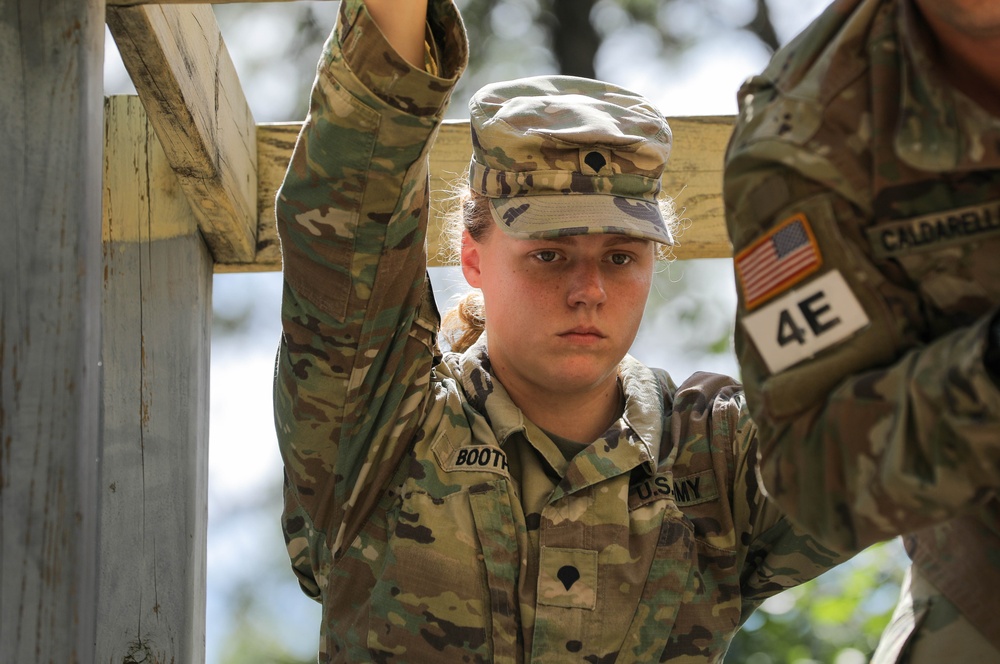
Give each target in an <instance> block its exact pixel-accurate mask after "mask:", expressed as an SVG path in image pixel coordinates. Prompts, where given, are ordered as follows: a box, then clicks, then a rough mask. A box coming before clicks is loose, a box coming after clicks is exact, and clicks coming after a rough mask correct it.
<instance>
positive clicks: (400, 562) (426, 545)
mask: <svg viewBox="0 0 1000 664" xmlns="http://www.w3.org/2000/svg"><path fill="white" fill-rule="evenodd" d="M512 522H513V515H512V513H511V504H510V497H509V493H508V490H507V481H506V480H504V479H498V480H495V481H492V482H485V483H483V484H479V485H474V486H471V487H469V488H467V489H462V490H460V491H457V492H454V493H451V494H450V495H447V496H445V497H435V496H431V495H429V494H427V493H418V492H413V493H410V494H403V495H402V496H401V497H400V499H399V500H398V501H397V503H396V505H395V506H394V507H393V508H392V509H391V510H390V512H389V515H388V519H387V528H386V530H387V532H386V536H387V542H386V546H385V549H384V554H383V555H384V560H383V564H382V565H381V566H379V567H378V569H379V572H378V577H377V578H376V579H375V583H374V586H373V589H372V597H371V610H370V613H369V626H368V627H369V629H368V649H369V651H371V652H373V653H391V654H394V655H397V656H403V658H404V659H406V660H407V661H496V662H505V661H508V662H513V661H514V644H516V638H517V625H516V622H515V618H514V614H515V611H514V590H513V589H514V588H515V587H516V575H517V569H518V568H517V555H518V554H517V543H516V541H515V540H514V536H513V534H510V533H506V532H505V531H507V530H509V524H510V523H512ZM373 555H374V551H373ZM508 655H509V656H508Z"/></svg>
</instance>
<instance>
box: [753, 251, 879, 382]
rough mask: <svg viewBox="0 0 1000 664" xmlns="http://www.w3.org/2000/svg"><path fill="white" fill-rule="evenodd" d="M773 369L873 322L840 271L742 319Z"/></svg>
mask: <svg viewBox="0 0 1000 664" xmlns="http://www.w3.org/2000/svg"><path fill="white" fill-rule="evenodd" d="M741 322H742V324H743V328H744V329H745V330H746V332H747V334H748V335H749V336H750V338H751V339H752V340H753V342H754V345H755V346H756V347H757V352H759V353H760V356H761V357H762V358H763V360H764V363H765V364H767V368H768V369H769V370H770V371H771V373H777V372H779V371H782V370H784V369H787V368H788V367H790V366H792V365H793V364H797V363H798V362H801V361H802V360H805V359H808V358H810V357H812V356H813V355H815V354H816V353H818V352H819V351H821V350H824V349H826V348H829V347H831V346H833V345H835V344H838V343H840V342H841V341H844V340H845V339H847V338H848V337H849V336H851V335H852V334H854V333H855V332H857V331H858V330H860V329H862V328H864V327H866V326H867V325H868V323H869V320H868V316H867V314H865V310H864V309H863V308H862V307H861V303H860V302H858V298H857V297H856V296H855V295H854V293H853V292H851V289H850V287H849V286H848V285H847V281H846V280H845V279H844V277H843V275H842V274H840V272H839V271H838V270H833V271H831V272H828V273H826V274H824V275H823V276H821V277H819V278H817V279H814V280H813V281H811V282H809V283H808V284H806V285H805V286H803V287H801V288H797V289H795V290H793V291H791V292H789V293H788V294H786V295H784V296H782V297H780V298H779V299H777V300H775V301H774V302H772V303H771V304H768V305H767V306H766V307H764V308H762V309H760V310H759V311H756V312H754V313H752V314H748V315H746V316H744V317H743V319H742V321H741Z"/></svg>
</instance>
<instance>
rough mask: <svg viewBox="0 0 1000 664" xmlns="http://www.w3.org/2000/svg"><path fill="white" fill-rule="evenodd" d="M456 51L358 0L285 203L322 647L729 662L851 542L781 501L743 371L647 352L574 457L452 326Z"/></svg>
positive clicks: (290, 499) (303, 504) (289, 382)
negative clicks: (448, 200)
mask: <svg viewBox="0 0 1000 664" xmlns="http://www.w3.org/2000/svg"><path fill="white" fill-rule="evenodd" d="M429 26H430V27H429V34H431V35H432V36H433V38H434V41H435V48H434V49H433V50H436V51H437V56H436V58H435V61H436V63H437V71H438V72H439V73H440V74H441V75H442V77H437V76H433V75H430V74H427V73H425V72H423V71H419V70H415V69H413V68H410V67H408V66H407V65H406V64H405V62H404V61H402V60H401V59H399V58H398V56H396V55H395V54H394V53H393V52H392V51H391V50H390V49H389V47H388V45H387V44H386V43H385V41H384V40H383V39H382V38H381V35H380V34H379V33H378V32H377V30H375V28H374V26H373V24H372V23H371V19H370V18H369V17H368V15H367V13H366V12H365V11H364V9H363V6H362V4H361V3H360V2H358V1H357V0H354V1H350V0H345V1H344V3H343V4H342V8H341V17H340V21H339V22H338V26H337V28H336V29H335V31H334V35H333V36H332V38H331V40H330V42H329V43H328V45H327V48H326V50H325V52H324V55H323V58H322V60H321V63H320V67H319V75H318V79H317V82H316V85H315V87H314V92H313V97H312V103H311V110H310V114H309V117H308V119H307V121H306V123H305V126H304V130H303V132H302V134H301V136H300V138H299V141H298V144H297V147H296V150H295V153H294V157H293V159H292V162H291V164H290V166H289V170H288V174H287V176H286V180H285V182H284V184H283V186H282V189H281V191H280V193H279V197H278V202H277V214H278V223H279V232H280V236H281V242H282V251H283V257H284V277H285V286H284V295H283V304H282V306H283V310H282V319H283V335H282V340H281V345H280V350H279V357H278V363H277V376H276V379H275V422H276V429H277V433H278V438H279V441H280V445H281V451H282V455H283V460H284V464H285V478H286V482H285V500H286V504H285V511H284V515H283V528H284V531H285V535H286V539H287V545H288V552H289V556H290V558H291V562H292V567H293V569H294V571H295V572H296V574H297V576H298V579H299V581H300V583H301V586H302V588H303V589H304V591H305V592H306V593H307V594H308V595H310V596H312V597H313V598H315V599H317V600H319V601H321V602H322V604H323V615H322V625H321V630H322V635H321V645H320V655H319V659H320V661H324V662H327V661H346V662H362V661H379V662H382V661H386V662H388V661H393V662H432V661H441V662H453V661H455V662H458V661H467V662H468V661H471V662H487V661H493V662H524V661H532V662H556V661H558V662H568V661H608V662H610V661H619V662H649V661H670V662H714V661H719V660H721V658H722V656H723V654H724V653H725V651H726V649H727V646H728V644H729V641H730V639H731V638H732V636H733V634H734V633H735V632H736V630H737V628H738V626H739V625H740V624H741V623H742V622H743V621H744V620H745V619H746V617H747V616H748V615H749V613H750V612H751V611H752V609H753V608H754V607H756V606H757V605H758V604H759V603H760V602H761V601H762V600H763V599H764V598H765V597H767V596H769V595H772V594H774V593H776V592H778V591H780V590H781V589H783V588H786V587H788V586H792V585H795V584H798V583H800V582H802V581H804V580H806V579H809V578H811V577H813V576H815V575H817V574H819V573H820V572H822V571H824V570H825V569H827V568H828V567H830V566H831V565H833V564H834V562H836V561H835V560H834V558H833V557H832V555H831V553H830V552H829V551H827V550H825V549H823V548H822V547H819V546H818V545H816V544H815V543H814V542H813V541H812V540H811V539H810V538H809V537H807V536H804V535H802V534H801V533H799V532H797V531H795V530H793V529H792V528H791V527H790V526H789V524H788V523H787V521H785V520H783V519H781V518H780V517H779V516H778V514H777V513H776V511H775V509H774V508H773V507H772V506H770V505H769V504H768V503H766V502H765V501H764V499H763V498H762V494H761V493H760V491H759V490H758V485H757V481H756V474H755V470H756V463H755V460H756V456H755V447H756V445H755V428H754V426H753V424H752V423H751V421H750V419H749V417H748V415H747V411H746V408H745V404H744V400H743V395H742V391H741V388H740V387H739V386H738V385H737V384H736V383H735V382H734V381H733V380H732V379H729V378H726V377H723V376H718V375H710V374H699V375H696V376H694V377H692V378H691V379H690V380H689V381H688V382H687V383H686V384H684V385H682V386H680V387H679V388H678V387H676V386H675V385H674V384H673V383H672V382H671V381H670V379H669V377H668V376H667V375H666V374H665V373H663V372H661V371H653V370H650V369H647V368H645V367H644V366H642V365H641V364H639V363H638V362H636V361H634V360H632V359H630V358H626V359H625V360H623V362H622V364H621V369H620V378H621V383H622V388H623V391H624V394H625V401H626V403H625V407H624V413H623V415H622V417H621V418H620V419H619V420H618V421H617V422H615V423H614V424H613V425H612V426H611V428H610V429H609V430H608V431H607V433H606V434H605V435H603V436H602V437H601V438H600V439H598V440H597V441H595V442H594V443H593V444H591V445H590V446H589V447H586V448H584V449H583V450H582V451H581V452H580V453H579V454H577V455H576V456H575V457H573V458H572V460H567V459H566V458H565V457H564V456H563V455H562V454H560V452H559V451H558V449H557V448H556V446H555V445H554V443H553V442H552V441H551V440H550V439H549V438H548V436H546V435H545V434H544V433H543V432H541V431H540V430H538V428H537V427H535V426H534V425H533V424H532V423H531V422H529V421H527V420H525V419H524V417H523V416H522V414H521V411H520V410H519V409H518V408H517V407H516V406H515V405H514V404H513V403H512V402H511V400H510V399H509V397H507V395H506V393H505V392H504V389H503V387H502V386H501V385H500V384H498V383H496V382H494V381H493V379H492V376H491V374H490V370H489V360H488V358H487V356H486V353H485V347H484V345H483V344H482V343H480V344H478V345H475V346H473V348H472V349H470V350H469V351H468V352H466V353H465V354H464V355H458V354H454V353H449V354H446V355H444V356H443V357H442V356H440V354H439V353H438V351H437V346H436V333H437V329H438V315H437V312H436V310H435V307H434V305H433V300H432V299H431V298H430V297H429V285H428V281H427V279H426V277H425V263H426V259H425V255H424V248H423V247H424V235H425V227H426V216H427V184H426V183H427V168H428V166H427V160H426V152H427V149H428V146H429V144H430V142H431V140H432V139H433V137H434V133H435V130H436V127H437V125H438V123H439V121H440V117H441V113H442V111H443V108H444V106H445V103H446V102H447V99H448V95H449V94H450V90H451V87H452V85H453V83H454V80H455V77H456V76H457V75H458V73H459V71H460V70H461V67H462V63H463V61H464V53H465V41H464V34H463V32H462V29H461V23H460V21H459V18H458V16H457V13H456V11H455V9H454V7H453V6H452V5H451V4H450V3H445V2H434V3H432V7H431V10H430V15H429Z"/></svg>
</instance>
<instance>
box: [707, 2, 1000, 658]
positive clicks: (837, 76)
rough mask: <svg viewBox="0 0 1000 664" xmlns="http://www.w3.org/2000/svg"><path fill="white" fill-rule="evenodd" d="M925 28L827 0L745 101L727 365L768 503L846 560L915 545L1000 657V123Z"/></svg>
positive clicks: (906, 12)
mask: <svg viewBox="0 0 1000 664" xmlns="http://www.w3.org/2000/svg"><path fill="white" fill-rule="evenodd" d="M925 30H926V27H925V26H924V25H923V24H922V22H921V19H920V17H919V16H918V15H917V14H916V10H915V7H914V6H913V5H912V3H911V2H909V1H899V0H846V1H840V2H835V3H833V4H832V5H831V6H830V7H829V8H828V9H827V10H826V11H825V12H824V13H823V14H822V15H821V16H820V17H819V18H818V19H817V20H816V21H815V23H814V24H813V25H812V26H810V27H809V28H807V29H806V31H805V32H803V33H802V34H801V35H799V37H798V38H796V39H795V40H794V41H793V42H791V43H790V44H789V45H788V46H787V47H785V48H784V49H783V50H782V51H780V52H779V53H778V54H777V55H776V56H775V57H774V59H773V60H772V63H771V64H770V66H769V67H768V69H767V70H766V71H765V72H764V73H763V74H762V75H761V76H757V77H754V78H752V79H750V80H749V81H748V82H747V83H746V84H745V85H744V87H743V88H742V90H741V91H740V95H739V97H740V106H741V108H740V116H739V119H738V122H737V127H736V131H735V133H734V135H733V137H732V140H731V142H730V146H729V150H728V152H727V163H726V174H725V186H724V190H725V192H724V193H725V199H726V212H727V218H728V224H729V231H730V235H731V237H732V239H733V245H734V252H735V258H734V262H735V267H736V272H737V281H738V284H737V286H738V289H739V291H740V304H739V312H738V318H739V324H738V326H737V327H738V329H737V354H738V355H739V358H740V361H741V364H742V369H743V380H744V381H745V383H746V389H747V397H748V400H749V403H750V406H751V411H752V413H753V416H754V420H755V421H756V422H757V424H758V426H759V427H760V431H761V434H760V436H761V454H762V458H763V460H762V475H763V481H764V486H765V487H766V489H767V491H768V493H769V494H770V495H772V496H773V497H774V498H775V499H776V500H777V501H778V502H779V504H781V505H782V507H783V508H784V509H785V510H787V512H788V514H789V515H790V516H792V518H793V519H795V520H796V521H797V522H799V523H801V524H802V525H803V526H805V527H806V528H807V529H808V530H809V531H810V532H813V533H814V534H816V535H817V536H818V537H820V538H821V539H822V540H823V541H824V542H827V543H829V544H830V545H831V546H833V547H835V548H838V549H841V550H858V549H861V548H863V547H865V546H867V545H868V544H871V543H872V542H876V541H879V540H884V539H888V538H890V537H892V536H894V535H898V534H903V533H914V534H913V535H912V536H910V537H908V538H907V540H906V543H907V548H908V551H909V552H910V554H911V557H913V558H914V561H915V562H916V567H915V570H916V572H915V573H918V574H921V575H923V576H926V577H927V578H928V579H929V580H930V581H931V582H932V583H933V584H934V587H936V588H938V589H940V590H941V591H942V592H944V594H945V595H946V596H947V597H948V599H949V600H950V601H951V602H953V603H954V605H955V606H957V607H958V608H959V609H960V610H961V611H962V612H963V613H964V614H965V616H966V618H967V619H969V620H971V621H973V622H974V623H976V624H977V625H978V627H979V632H980V633H981V634H982V635H984V636H986V637H987V638H991V639H992V640H993V644H994V646H993V647H994V648H1000V636H998V635H1000V612H998V611H996V596H997V594H998V593H1000V535H998V533H1000V518H998V516H1000V509H998V504H997V499H996V492H997V488H998V486H1000V463H998V462H1000V391H998V389H997V385H996V384H995V382H994V380H993V379H992V378H991V375H990V374H989V373H988V371H987V370H986V367H985V365H984V361H983V358H984V352H985V351H986V349H987V348H988V347H989V346H988V339H987V330H988V325H989V322H990V320H991V318H992V317H993V316H994V315H995V313H996V310H997V305H998V303H1000V260H998V257H1000V120H998V118H996V117H993V116H991V115H989V114H988V113H987V112H985V111H984V110H983V109H982V108H980V107H979V106H977V105H976V104H975V103H973V102H972V101H971V100H970V99H969V98H968V97H966V96H965V95H963V94H961V93H960V92H958V91H956V90H955V89H953V88H951V87H949V86H948V84H947V83H946V82H945V81H944V80H943V78H942V75H941V73H940V72H939V71H938V70H937V69H936V67H935V64H934V63H933V61H932V57H931V53H933V48H932V47H931V46H930V45H929V41H928V37H927V35H926V33H925ZM917 620H919V616H917V617H914V620H913V621H911V622H915V621H917ZM911 626H912V625H911ZM952 646H953V647H952V650H951V651H950V652H951V654H952V655H955V654H956V652H958V653H961V652H962V651H961V649H959V650H957V651H956V650H955V649H954V643H953V644H952ZM991 652H993V653H994V654H997V651H996V650H992V651H991Z"/></svg>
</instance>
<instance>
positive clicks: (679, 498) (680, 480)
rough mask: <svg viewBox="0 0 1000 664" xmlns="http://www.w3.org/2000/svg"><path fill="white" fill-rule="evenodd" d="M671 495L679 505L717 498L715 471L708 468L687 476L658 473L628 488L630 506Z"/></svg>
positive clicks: (636, 507) (631, 508)
mask: <svg viewBox="0 0 1000 664" xmlns="http://www.w3.org/2000/svg"><path fill="white" fill-rule="evenodd" d="M671 497H672V498H673V499H674V502H675V503H676V504H677V506H678V507H686V506H689V505H698V504H699V503H707V502H708V501H710V500H715V499H716V498H718V497H719V487H718V485H717V484H716V483H715V473H714V472H713V471H711V470H706V471H704V472H701V473H696V474H694V475H688V476H686V477H674V476H673V473H671V472H665V473H657V474H656V475H653V476H652V477H649V478H646V479H645V480H643V481H642V482H636V483H635V484H633V485H631V486H630V487H629V488H628V508H629V510H634V509H638V508H640V507H643V506H645V505H648V504H649V503H653V502H656V501H657V500H663V499H664V498H671Z"/></svg>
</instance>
